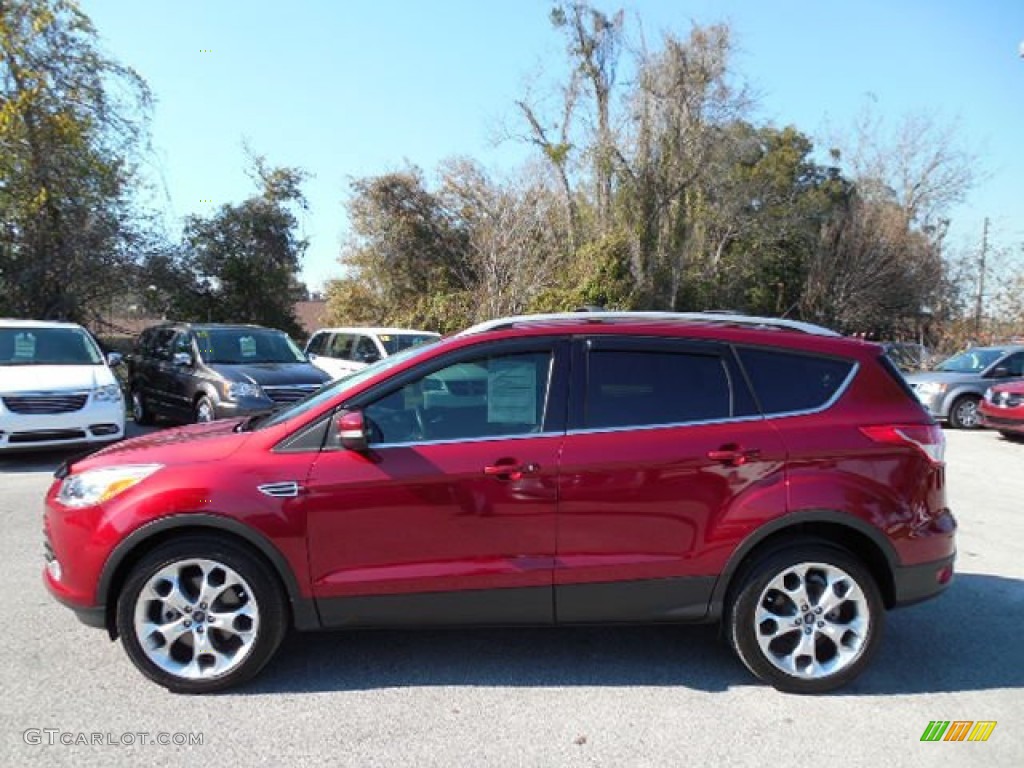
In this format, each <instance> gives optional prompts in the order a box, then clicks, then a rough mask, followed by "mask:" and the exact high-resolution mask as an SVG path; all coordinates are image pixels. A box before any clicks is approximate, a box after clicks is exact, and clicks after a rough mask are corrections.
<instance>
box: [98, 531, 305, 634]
mask: <svg viewBox="0 0 1024 768" xmlns="http://www.w3.org/2000/svg"><path fill="white" fill-rule="evenodd" d="M179 528H196V529H206V530H210V531H223V532H225V533H228V534H231V535H233V536H235V537H237V538H240V539H242V540H243V541H245V542H246V543H247V544H249V545H250V546H252V547H253V548H254V549H256V550H257V551H258V552H259V553H260V554H261V555H263V556H264V557H265V558H266V559H267V561H268V562H269V563H270V565H271V567H272V568H273V569H274V571H275V572H276V573H277V575H278V577H279V578H280V579H281V583H282V584H283V585H284V588H285V592H286V593H287V595H288V600H289V602H290V603H291V607H292V621H293V623H294V625H295V628H296V629H300V630H312V629H319V628H320V627H321V623H320V614H319V612H318V611H317V610H316V603H315V601H314V600H313V599H312V598H310V597H305V596H304V595H303V594H302V592H301V591H300V589H299V583H298V581H297V580H296V578H295V574H294V573H293V572H292V569H291V566H290V565H289V564H288V560H287V559H286V558H285V556H284V555H282V554H281V552H280V550H279V549H278V548H277V547H275V546H274V544H273V543H272V542H271V541H270V540H269V539H268V538H267V537H266V536H264V535H263V534H261V533H260V532H258V531H255V530H253V529H252V528H250V527H249V526H247V525H244V524H242V523H240V522H238V521H237V520H234V519H232V518H229V517H222V516H221V515H212V514H209V513H206V512H183V513H179V514H175V515H171V516H168V517H162V518H159V519H157V520H153V521H152V522H149V523H146V524H145V525H143V526H140V527H139V528H136V529H135V530H134V531H132V532H131V533H130V534H128V535H127V536H126V537H125V538H124V539H122V540H121V541H120V542H119V543H118V545H117V546H116V547H114V551H113V552H111V553H110V557H108V558H107V561H106V562H105V563H104V564H103V570H102V572H101V573H100V578H99V582H98V584H97V586H96V602H97V604H98V605H103V606H106V610H107V615H108V616H109V615H110V611H111V608H112V605H113V603H112V602H111V601H110V600H108V598H109V597H110V592H111V590H112V589H113V587H114V585H115V578H116V577H117V576H118V575H119V571H120V570H121V566H122V565H123V564H124V563H125V561H126V559H127V558H129V557H130V556H131V555H132V554H133V553H135V552H137V551H138V550H139V547H142V546H144V545H145V544H146V543H147V542H149V541H152V540H153V538H154V537H157V536H160V535H162V534H165V533H167V532H168V531H173V530H176V529H179Z"/></svg>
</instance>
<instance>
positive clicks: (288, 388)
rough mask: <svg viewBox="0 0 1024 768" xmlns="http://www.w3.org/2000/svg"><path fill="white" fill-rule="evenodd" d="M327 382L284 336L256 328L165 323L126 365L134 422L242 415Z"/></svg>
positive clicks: (149, 332) (147, 335)
mask: <svg viewBox="0 0 1024 768" xmlns="http://www.w3.org/2000/svg"><path fill="white" fill-rule="evenodd" d="M329 380H330V377H329V376H327V375H326V374H325V373H324V372H323V371H321V370H320V369H318V368H316V367H314V366H313V365H311V364H310V362H309V360H307V359H306V356H305V355H304V354H302V351H301V350H300V349H299V348H298V347H297V346H296V345H295V343H294V342H293V341H292V340H291V339H290V338H289V337H288V336H287V334H285V333H283V332H281V331H277V330H273V329H270V328H261V327H260V326H258V325H222V324H217V323H203V324H192V323H165V324H163V325H156V326H153V327H151V328H147V329H146V330H145V331H143V332H142V334H140V336H139V340H138V342H137V343H136V345H135V351H134V352H133V354H132V355H131V356H129V358H128V387H129V391H130V392H131V403H132V415H133V417H134V418H135V421H137V422H138V423H139V424H150V423H152V421H153V419H154V418H156V417H157V416H162V417H164V418H168V419H172V420H174V421H181V422H192V421H194V422H207V421H213V420H214V419H223V418H231V417H234V416H244V415H247V414H252V413H258V412H261V411H266V410H270V409H273V408H276V407H278V406H280V405H283V404H286V403H291V402H293V401H295V400H299V399H301V398H304V397H306V396H307V395H311V394H312V393H314V392H316V391H317V390H318V389H320V387H321V386H323V385H324V384H325V383H326V382H327V381H329Z"/></svg>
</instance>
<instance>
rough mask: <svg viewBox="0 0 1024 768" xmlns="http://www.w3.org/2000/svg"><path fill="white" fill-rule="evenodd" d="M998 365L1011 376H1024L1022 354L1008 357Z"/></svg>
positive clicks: (1023, 354) (1023, 353)
mask: <svg viewBox="0 0 1024 768" xmlns="http://www.w3.org/2000/svg"><path fill="white" fill-rule="evenodd" d="M999 365H1000V367H1004V368H1006V369H1007V370H1008V371H1009V372H1010V375H1011V376H1024V352H1018V353H1017V354H1015V355H1010V356H1009V357H1008V358H1006V359H1005V360H1003V362H1001V363H1000V364H999Z"/></svg>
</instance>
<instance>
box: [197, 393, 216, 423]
mask: <svg viewBox="0 0 1024 768" xmlns="http://www.w3.org/2000/svg"><path fill="white" fill-rule="evenodd" d="M216 418H217V412H216V411H215V410H214V408H213V401H212V400H211V399H210V398H209V397H207V396H206V395H200V396H199V399H198V400H196V407H195V410H194V411H193V412H192V420H193V421H195V423H196V424H206V423H208V422H211V421H213V420H214V419H216Z"/></svg>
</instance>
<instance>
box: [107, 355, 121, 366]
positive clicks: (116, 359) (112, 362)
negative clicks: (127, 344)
mask: <svg viewBox="0 0 1024 768" xmlns="http://www.w3.org/2000/svg"><path fill="white" fill-rule="evenodd" d="M123 362H124V355H122V354H121V353H120V352H110V353H109V354H108V355H107V365H109V366H110V367H111V368H117V366H119V365H121V363H123Z"/></svg>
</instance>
